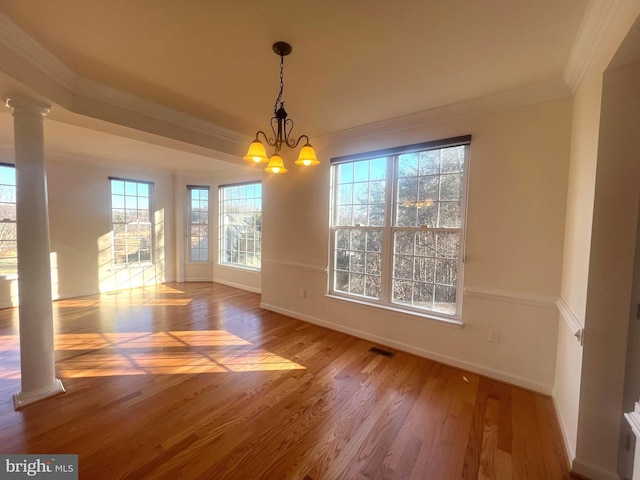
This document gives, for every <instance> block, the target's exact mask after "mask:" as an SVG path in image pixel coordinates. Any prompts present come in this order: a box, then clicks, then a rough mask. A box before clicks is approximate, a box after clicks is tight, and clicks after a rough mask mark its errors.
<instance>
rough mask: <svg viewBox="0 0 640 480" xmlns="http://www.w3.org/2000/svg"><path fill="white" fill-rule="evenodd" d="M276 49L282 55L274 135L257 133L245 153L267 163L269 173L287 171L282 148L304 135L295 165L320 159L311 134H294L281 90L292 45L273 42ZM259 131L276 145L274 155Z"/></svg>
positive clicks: (272, 121)
mask: <svg viewBox="0 0 640 480" xmlns="http://www.w3.org/2000/svg"><path fill="white" fill-rule="evenodd" d="M273 51H274V52H275V53H276V54H277V55H279V56H280V92H279V93H278V98H276V103H275V104H274V105H273V117H271V120H270V125H271V131H272V132H273V137H269V136H267V134H266V133H264V132H263V131H262V130H259V131H258V132H257V133H256V139H255V140H254V141H253V142H251V145H249V151H248V152H247V154H246V155H245V156H244V157H243V158H244V159H245V160H246V161H248V162H251V163H267V164H268V165H267V167H266V168H265V169H264V170H265V172H269V173H286V172H287V169H286V168H284V163H283V161H282V157H281V156H280V150H281V149H282V147H283V146H284V145H286V146H287V147H289V148H296V147H297V146H298V144H299V143H300V142H301V141H302V139H303V138H304V139H305V144H304V146H303V147H302V149H300V155H298V160H296V162H295V163H296V165H303V166H309V165H318V164H319V163H320V162H319V161H318V159H317V158H316V152H315V150H314V149H313V147H312V146H311V144H310V143H309V137H307V136H306V135H300V136H299V137H298V138H297V139H295V138H293V137H292V136H291V131H292V130H293V120H291V119H290V118H287V112H286V111H285V109H284V102H283V101H282V91H283V90H284V76H283V71H284V57H286V56H287V55H289V54H290V53H291V45H289V44H288V43H286V42H276V43H274V44H273ZM260 135H262V136H263V138H264V141H265V142H266V143H267V145H269V146H270V147H274V153H273V155H271V158H269V157H267V151H266V150H265V146H264V144H263V143H262V142H261V141H260V138H259V137H260Z"/></svg>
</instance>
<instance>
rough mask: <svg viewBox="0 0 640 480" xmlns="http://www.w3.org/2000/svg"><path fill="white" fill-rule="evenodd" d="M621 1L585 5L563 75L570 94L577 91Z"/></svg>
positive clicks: (592, 2) (603, 0)
mask: <svg viewBox="0 0 640 480" xmlns="http://www.w3.org/2000/svg"><path fill="white" fill-rule="evenodd" d="M622 1H623V0H591V1H590V2H589V4H588V5H587V9H586V11H585V14H584V17H583V19H582V23H581V24H580V29H579V30H578V35H577V36H576V39H575V41H574V43H573V48H572V49H571V54H570V55H569V60H568V62H567V66H566V67H565V71H564V74H563V78H564V80H565V82H567V85H569V88H571V91H572V92H574V93H575V92H576V91H577V90H578V87H579V86H580V83H581V82H582V79H583V78H584V76H585V74H586V73H587V71H588V69H589V66H590V65H591V62H592V61H593V58H594V57H595V54H596V51H597V49H598V46H599V45H600V44H601V43H602V40H603V39H604V37H605V35H606V33H607V30H608V28H609V25H610V24H611V21H612V20H613V18H614V17H615V15H616V13H617V11H618V8H619V7H620V4H621V3H622Z"/></svg>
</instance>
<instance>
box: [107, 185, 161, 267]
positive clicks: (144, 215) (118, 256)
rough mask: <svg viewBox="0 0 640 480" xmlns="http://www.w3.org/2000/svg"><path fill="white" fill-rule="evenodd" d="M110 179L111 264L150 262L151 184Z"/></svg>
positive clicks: (125, 264) (151, 235) (124, 265)
mask: <svg viewBox="0 0 640 480" xmlns="http://www.w3.org/2000/svg"><path fill="white" fill-rule="evenodd" d="M110 180H111V224H112V237H111V245H112V252H113V263H114V265H116V266H123V267H127V266H137V265H141V264H146V263H151V261H152V248H151V246H152V244H153V229H152V223H151V219H152V215H151V202H152V199H153V183H150V182H140V181H135V180H126V179H122V178H110Z"/></svg>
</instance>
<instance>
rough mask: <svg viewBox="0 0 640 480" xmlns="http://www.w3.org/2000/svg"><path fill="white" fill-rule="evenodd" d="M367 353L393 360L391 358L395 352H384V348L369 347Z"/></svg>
mask: <svg viewBox="0 0 640 480" xmlns="http://www.w3.org/2000/svg"><path fill="white" fill-rule="evenodd" d="M369 351H370V352H372V353H377V354H378V355H382V356H384V357H388V358H393V356H394V355H395V352H391V351H389V350H385V349H384V348H378V347H371V348H370V349H369Z"/></svg>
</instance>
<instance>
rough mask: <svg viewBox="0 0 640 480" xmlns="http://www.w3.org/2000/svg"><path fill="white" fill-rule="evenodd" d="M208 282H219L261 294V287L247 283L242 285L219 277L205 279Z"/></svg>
mask: <svg viewBox="0 0 640 480" xmlns="http://www.w3.org/2000/svg"><path fill="white" fill-rule="evenodd" d="M207 281H208V282H213V283H221V284H222V285H226V286H227V287H233V288H237V289H238V290H245V291H247V292H251V293H259V294H262V289H261V288H256V287H251V286H249V285H243V284H241V283H235V282H229V281H227V280H221V279H219V278H214V279H213V280H207Z"/></svg>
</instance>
